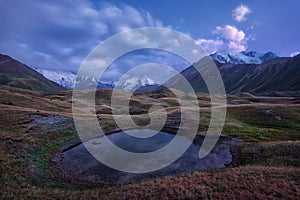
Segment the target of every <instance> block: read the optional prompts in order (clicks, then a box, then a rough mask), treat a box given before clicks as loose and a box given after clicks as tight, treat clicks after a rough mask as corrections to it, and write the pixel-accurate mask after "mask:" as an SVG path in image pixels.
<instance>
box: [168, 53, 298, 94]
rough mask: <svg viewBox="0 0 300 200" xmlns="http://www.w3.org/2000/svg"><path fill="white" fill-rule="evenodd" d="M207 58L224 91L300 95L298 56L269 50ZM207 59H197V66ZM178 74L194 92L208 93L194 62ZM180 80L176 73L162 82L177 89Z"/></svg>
mask: <svg viewBox="0 0 300 200" xmlns="http://www.w3.org/2000/svg"><path fill="white" fill-rule="evenodd" d="M240 55H241V56H240ZM245 55H246V56H245ZM239 56H240V57H239ZM211 57H212V59H213V61H214V62H215V64H216V66H217V67H218V69H219V71H220V74H221V76H222V78H223V81H224V85H225V89H226V93H228V94H237V93H243V92H247V93H251V94H255V95H276V96H277V95H278V96H299V95H300V55H298V56H295V57H292V58H290V57H286V58H279V57H278V56H276V55H275V54H274V53H271V52H268V53H266V54H259V53H255V52H248V53H245V52H241V53H231V52H227V53H225V52H221V53H216V54H213V55H212V56H211ZM207 59H209V58H203V59H201V60H200V61H199V62H198V63H197V66H198V67H202V66H204V65H206V64H207V63H208V62H207V61H208V60H207ZM181 75H183V77H185V79H187V80H188V81H189V82H190V84H191V85H192V87H193V89H194V90H195V91H196V92H208V91H207V87H206V85H205V82H204V80H203V78H202V77H201V75H200V74H199V72H198V70H197V69H196V68H195V66H194V65H192V66H190V67H188V68H186V69H185V70H183V71H182V72H181ZM180 83H182V77H180V76H179V75H177V76H175V77H172V78H171V79H170V80H169V81H167V83H166V84H167V85H168V86H169V87H170V86H171V87H172V86H173V87H175V88H180Z"/></svg>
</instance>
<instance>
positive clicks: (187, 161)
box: [62, 130, 232, 184]
mask: <svg viewBox="0 0 300 200" xmlns="http://www.w3.org/2000/svg"><path fill="white" fill-rule="evenodd" d="M126 132H127V133H128V134H126V133H125V132H120V133H116V134H113V135H109V136H108V138H109V139H110V140H111V141H112V142H113V143H114V144H115V145H117V146H118V147H120V148H122V149H124V150H127V151H130V152H135V153H147V152H152V151H155V150H158V149H160V148H162V147H164V146H165V145H167V144H168V143H169V142H170V141H171V140H172V139H173V137H174V135H171V134H167V133H163V132H159V133H157V134H156V135H153V131H151V130H132V131H126ZM147 134H149V137H147ZM203 139H204V138H203V137H201V136H197V137H196V138H195V140H194V142H193V143H192V145H191V146H190V147H189V149H188V150H187V151H186V152H185V153H184V154H183V155H182V156H181V157H180V158H179V159H178V160H177V161H175V162H174V163H172V164H171V165H169V166H167V167H165V168H163V169H160V170H157V171H154V172H150V173H144V174H133V173H126V172H120V171H117V170H115V169H112V168H109V167H107V166H106V165H104V164H102V163H101V162H99V161H98V160H97V159H95V158H94V157H93V156H92V155H91V154H90V153H89V152H88V151H87V150H86V149H85V147H84V145H83V144H80V145H78V146H76V147H74V148H72V149H70V150H68V151H66V152H64V153H63V158H64V159H63V161H62V167H63V170H64V171H65V172H66V173H67V174H69V175H70V176H71V177H73V179H74V180H77V181H92V182H98V183H111V184H118V183H129V182H137V181H142V180H147V179H151V178H157V177H163V176H168V175H176V174H183V173H190V172H193V171H203V170H209V169H219V168H223V167H225V165H226V164H229V163H230V162H231V161H232V155H231V153H230V145H229V143H230V142H229V141H228V140H230V139H229V138H227V139H221V140H220V141H219V142H218V143H217V144H216V146H215V147H214V149H213V150H212V152H210V153H209V154H208V156H206V157H205V158H203V159H199V158H198V153H199V150H200V146H201V143H202V142H203ZM180 140H183V141H184V140H187V139H186V138H184V137H181V138H180ZM85 145H88V146H89V147H91V148H97V146H98V145H103V144H102V143H101V138H94V139H91V140H88V141H86V142H85ZM175 151H176V150H175Z"/></svg>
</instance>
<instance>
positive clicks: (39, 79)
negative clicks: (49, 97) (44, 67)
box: [0, 54, 63, 92]
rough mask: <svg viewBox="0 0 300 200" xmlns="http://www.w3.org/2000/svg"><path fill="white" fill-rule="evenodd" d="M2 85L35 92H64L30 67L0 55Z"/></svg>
mask: <svg viewBox="0 0 300 200" xmlns="http://www.w3.org/2000/svg"><path fill="white" fill-rule="evenodd" d="M0 84H1V85H7V86H12V87H17V88H23V89H28V90H34V91H45V92H54V91H59V90H63V88H62V87H60V86H59V85H58V84H56V83H54V82H52V81H50V80H48V79H46V78H45V77H44V76H42V75H41V74H39V73H38V72H36V71H34V70H33V69H31V68H30V67H28V66H26V65H25V64H22V63H20V62H18V61H16V60H14V59H12V58H11V57H9V56H6V55H1V54H0Z"/></svg>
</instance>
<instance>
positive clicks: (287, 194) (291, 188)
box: [0, 87, 300, 199]
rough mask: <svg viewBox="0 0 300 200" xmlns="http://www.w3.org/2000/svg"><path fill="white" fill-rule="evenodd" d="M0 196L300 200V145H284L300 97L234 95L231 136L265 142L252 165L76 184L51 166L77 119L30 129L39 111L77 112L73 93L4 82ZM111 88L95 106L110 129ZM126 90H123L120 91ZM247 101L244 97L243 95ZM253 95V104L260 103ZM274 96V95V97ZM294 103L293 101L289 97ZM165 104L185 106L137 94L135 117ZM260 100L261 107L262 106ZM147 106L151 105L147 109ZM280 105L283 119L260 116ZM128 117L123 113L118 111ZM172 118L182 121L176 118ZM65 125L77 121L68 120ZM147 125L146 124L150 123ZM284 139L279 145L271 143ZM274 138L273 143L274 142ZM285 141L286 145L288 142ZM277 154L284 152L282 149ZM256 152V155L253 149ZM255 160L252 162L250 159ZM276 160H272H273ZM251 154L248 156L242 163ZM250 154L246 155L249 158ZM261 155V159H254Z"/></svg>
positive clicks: (162, 96)
mask: <svg viewBox="0 0 300 200" xmlns="http://www.w3.org/2000/svg"><path fill="white" fill-rule="evenodd" d="M0 92H1V93H0V116H1V117H0V138H1V140H0V148H1V151H0V162H1V165H0V172H1V173H0V198H2V199H9V198H15V199H142V198H143V199H188V198H190V199H202V198H203V199H299V198H300V177H299V176H300V169H299V165H294V164H287V165H283V162H285V161H286V159H285V158H286V157H288V158H289V159H291V160H292V161H293V162H292V163H299V160H300V158H299V156H298V155H299V154H297V152H298V148H299V146H297V145H294V144H299V142H290V143H291V144H289V143H288V145H287V146H286V145H281V144H282V141H288V140H293V141H295V140H298V139H297V138H298V137H299V135H300V134H299V124H300V122H299V119H300V107H299V105H292V104H293V102H295V100H285V103H284V104H282V105H278V104H279V100H278V99H275V100H276V101H278V102H276V103H274V102H266V100H265V99H259V100H260V101H264V102H263V105H262V104H261V102H255V101H258V100H257V99H255V97H253V96H249V95H246V96H245V97H243V96H231V97H230V98H231V99H232V100H242V101H243V102H244V103H246V104H243V105H242V106H234V105H233V106H230V108H229V110H228V116H227V120H226V125H225V129H224V131H225V132H226V133H227V134H229V135H232V136H235V137H239V138H243V139H245V140H247V141H248V143H247V145H248V146H247V148H250V150H251V148H253V147H257V146H261V145H266V144H268V145H267V146H263V149H265V151H264V152H260V153H258V151H259V150H260V148H256V149H255V148H254V151H249V149H244V154H241V155H244V157H243V158H241V159H242V160H241V161H243V162H244V164H247V165H245V166H238V167H234V168H226V169H223V170H218V171H208V172H195V173H192V174H186V175H181V176H172V177H166V178H163V179H156V180H151V181H147V182H144V183H137V184H129V185H118V186H95V185H92V184H87V185H74V184H72V183H69V182H68V181H66V180H61V179H60V177H59V176H57V174H56V173H54V172H53V171H52V170H53V169H54V168H53V167H54V166H55V163H53V161H51V159H52V158H53V156H54V155H55V154H56V153H59V152H60V147H61V146H62V145H63V144H64V143H65V142H67V141H70V140H71V139H74V138H76V132H75V131H74V129H73V128H74V127H73V128H72V124H71V126H70V127H67V129H64V127H66V126H67V125H69V124H63V123H62V124H61V125H60V126H59V127H56V126H54V125H49V126H44V125H43V126H42V125H41V126H40V127H37V128H32V127H30V126H28V124H30V123H31V122H32V120H33V118H32V116H33V115H39V116H41V117H47V116H48V115H58V116H64V117H66V118H68V117H72V113H71V104H72V99H71V95H72V94H71V92H70V91H63V92H59V93H56V94H45V93H38V92H32V91H27V90H21V89H14V88H7V87H0ZM110 95H111V90H101V91H98V92H97V95H96V96H97V99H96V104H97V105H96V110H97V114H98V117H99V119H101V121H100V123H101V125H102V126H103V127H104V129H105V130H106V131H109V130H112V129H114V128H116V125H115V123H114V121H113V118H112V116H111V114H110V113H111V109H116V108H112V107H111V106H110V104H109V102H110V101H109V99H110ZM120 95H122V92H121V91H120ZM243 98H244V99H243ZM198 99H199V101H200V105H205V107H204V108H203V109H202V107H201V112H202V113H201V116H202V118H201V126H200V130H202V131H204V130H205V128H206V126H207V124H208V120H209V118H210V109H209V96H207V95H204V94H199V95H198ZM253 99H254V101H253ZM273 101H274V100H273ZM289 101H291V102H290V103H289V104H288V105H289V106H286V102H289ZM152 104H162V105H165V106H166V107H167V108H166V110H167V113H168V114H169V115H171V116H177V115H178V113H179V108H178V105H177V104H176V101H175V100H174V98H173V97H172V95H171V94H170V93H169V92H165V93H164V92H162V93H151V92H147V93H145V94H137V95H135V96H133V101H132V106H133V107H137V108H139V109H140V110H141V113H135V118H136V121H138V122H142V120H143V119H144V118H147V115H148V114H147V112H148V107H149V105H152ZM258 105H261V106H258ZM147 106H148V107H147ZM265 108H268V109H270V108H271V109H274V110H275V112H276V114H278V115H280V116H282V119H283V120H281V121H276V118H275V117H274V116H264V115H261V110H262V109H265ZM118 117H122V116H118ZM172 120H175V121H176V120H177V119H176V117H175V118H172ZM66 123H71V122H69V121H67V122H66ZM145 123H146V122H145ZM272 141H277V142H275V143H274V142H272ZM270 142H272V143H270ZM284 144H286V143H284ZM276 151H277V154H276ZM251 153H253V154H255V156H256V157H255V158H254V156H251V155H250V154H251ZM249 155H250V159H248V160H247V156H248V158H249ZM270 156H271V157H272V156H274V158H270V159H271V160H270V159H269V160H268V159H267V157H270ZM243 159H244V160H243ZM245 159H246V160H245ZM253 159H254V160H253Z"/></svg>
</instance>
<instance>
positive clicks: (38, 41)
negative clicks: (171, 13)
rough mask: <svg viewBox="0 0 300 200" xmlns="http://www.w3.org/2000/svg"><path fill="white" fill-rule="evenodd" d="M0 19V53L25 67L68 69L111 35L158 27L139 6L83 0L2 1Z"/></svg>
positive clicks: (74, 68) (77, 63) (75, 66)
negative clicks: (147, 27) (95, 3)
mask: <svg viewBox="0 0 300 200" xmlns="http://www.w3.org/2000/svg"><path fill="white" fill-rule="evenodd" d="M16 5H18V6H16ZM0 19H5V20H1V32H0V53H4V54H8V55H10V56H12V57H14V58H16V59H18V60H20V61H21V62H24V63H26V64H28V65H29V66H31V67H39V68H45V69H57V70H58V69H59V70H69V71H73V72H76V71H77V69H78V67H79V66H80V64H81V62H82V61H83V59H84V58H85V57H86V56H87V55H88V53H89V52H90V51H91V50H92V49H93V48H94V47H95V46H96V45H97V44H99V43H100V42H101V41H103V40H105V39H107V38H108V37H110V36H111V35H113V34H116V33H118V32H120V31H124V30H129V29H131V28H138V27H144V26H157V27H162V26H164V25H163V23H162V22H161V21H160V20H158V19H155V18H154V17H152V16H151V15H150V13H148V12H146V11H144V10H139V9H136V8H133V7H130V6H128V5H119V6H117V5H113V4H108V3H105V4H102V7H96V6H95V5H94V4H93V3H91V2H90V1H88V0H74V1H68V0H61V1H50V0H45V1H38V0H28V1H17V0H11V1H3V2H2V3H1V7H0ZM133 41H135V40H133ZM25 52H26V53H25Z"/></svg>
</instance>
